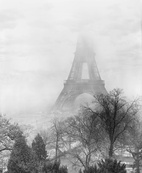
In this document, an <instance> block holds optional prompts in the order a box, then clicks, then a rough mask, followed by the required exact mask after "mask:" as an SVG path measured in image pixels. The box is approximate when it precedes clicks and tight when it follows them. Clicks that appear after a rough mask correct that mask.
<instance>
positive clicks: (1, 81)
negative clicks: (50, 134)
mask: <svg viewBox="0 0 142 173" xmlns="http://www.w3.org/2000/svg"><path fill="white" fill-rule="evenodd" d="M141 3H142V2H141V1H140V0H1V1H0V112H1V113H2V114H7V116H8V117H11V118H12V119H14V120H15V121H18V122H20V123H21V122H22V123H31V124H36V125H38V123H39V122H41V123H42V122H43V121H44V118H46V119H48V118H50V117H48V114H47V112H48V110H49V108H50V107H51V106H52V105H53V104H54V103H55V101H56V99H57V97H58V95H59V94H60V92H61V90H62V88H63V83H64V80H66V79H67V77H68V74H69V71H70V69H71V65H72V61H73V58H74V52H75V49H76V43H77V39H78V37H79V35H80V34H87V35H88V36H89V37H91V38H93V40H94V42H95V46H94V49H95V53H96V62H97V66H98V69H99V72H100V75H101V78H102V79H103V80H104V81H105V86H106V89H107V90H108V91H110V90H112V89H113V88H121V89H123V90H124V93H125V95H126V96H127V97H130V98H136V97H138V96H141V95H142V77H141V76H142V58H141V56H142V52H141V51H142V43H141V41H142V35H141V31H142V30H141V16H142V15H141V11H142V7H141ZM45 122H46V121H45Z"/></svg>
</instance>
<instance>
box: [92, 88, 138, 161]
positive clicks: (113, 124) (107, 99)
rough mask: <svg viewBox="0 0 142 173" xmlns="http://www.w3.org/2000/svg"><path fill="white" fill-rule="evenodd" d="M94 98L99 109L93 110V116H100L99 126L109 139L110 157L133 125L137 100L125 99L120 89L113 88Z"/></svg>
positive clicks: (136, 110)
mask: <svg viewBox="0 0 142 173" xmlns="http://www.w3.org/2000/svg"><path fill="white" fill-rule="evenodd" d="M95 100H96V101H95V102H96V103H97V105H98V106H99V109H98V108H96V109H94V110H93V112H94V114H93V116H97V117H99V118H100V122H101V127H102V129H103V130H104V131H105V133H106V136H107V138H108V141H109V149H108V156H109V157H110V158H111V157H113V156H114V150H115V149H116V145H117V144H119V143H120V142H121V141H122V140H123V137H124V136H125V134H127V133H128V131H129V130H130V129H131V128H132V127H133V124H134V121H135V119H136V114H137V113H138V111H139V109H138V105H137V101H136V100H134V101H132V102H128V101H126V99H125V98H124V97H123V96H122V90H120V89H114V90H112V91H111V92H110V93H108V94H106V95H104V94H101V95H98V96H95Z"/></svg>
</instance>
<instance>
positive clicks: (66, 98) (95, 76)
mask: <svg viewBox="0 0 142 173" xmlns="http://www.w3.org/2000/svg"><path fill="white" fill-rule="evenodd" d="M83 93H87V94H90V95H92V96H93V95H95V94H99V93H104V94H105V93H107V91H106V89H105V86H104V81H103V80H101V77H100V74H99V71H98V68H97V64H96V61H95V53H94V49H93V44H92V42H89V41H88V40H87V39H86V38H85V37H80V38H79V39H78V42H77V47H76V52H75V57H74V61H73V64H72V68H71V70H70V73H69V76H68V79H67V80H66V82H65V83H64V88H63V90H62V91H61V93H60V95H59V97H58V99H57V101H56V103H55V106H54V110H62V111H65V110H72V109H74V103H75V100H76V98H77V97H78V96H80V95H81V94H83Z"/></svg>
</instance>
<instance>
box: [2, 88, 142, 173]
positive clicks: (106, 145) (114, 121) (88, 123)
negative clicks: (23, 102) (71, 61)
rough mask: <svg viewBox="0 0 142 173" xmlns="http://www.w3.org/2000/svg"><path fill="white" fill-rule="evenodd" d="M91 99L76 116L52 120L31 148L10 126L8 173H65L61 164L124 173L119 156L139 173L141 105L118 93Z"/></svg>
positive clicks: (95, 171) (87, 172) (87, 170)
mask: <svg viewBox="0 0 142 173" xmlns="http://www.w3.org/2000/svg"><path fill="white" fill-rule="evenodd" d="M94 98H95V101H94V103H93V106H90V107H89V106H86V107H85V106H84V107H82V109H81V110H80V111H79V112H78V113H77V114H76V115H74V116H73V115H72V116H70V117H68V116H67V115H66V113H65V115H64V117H66V116H67V118H64V119H62V120H60V119H54V120H53V122H52V126H51V127H50V128H48V129H47V130H44V131H40V132H39V134H38V135H37V136H36V137H35V139H34V140H33V142H32V145H31V147H29V146H28V145H27V142H26V138H25V137H24V134H23V133H22V132H21V131H20V130H19V129H18V126H16V128H15V126H14V128H13V126H12V129H13V133H12V130H11V131H9V132H8V133H10V135H8V138H9V139H10V140H12V141H15V142H14V145H12V147H10V148H9V149H12V152H11V155H10V159H9V161H8V173H46V172H53V173H54V172H56V173H58V172H60V173H62V172H63V173H66V172H68V169H67V166H68V165H65V166H62V165H61V163H62V162H63V161H64V160H69V161H70V163H71V164H72V167H74V168H78V170H79V172H80V173H82V172H83V173H107V172H109V173H120V172H121V173H125V172H126V169H125V165H124V164H122V163H120V162H119V161H117V159H118V158H117V157H118V156H119V155H120V153H123V152H122V151H127V152H129V153H130V154H131V155H132V157H133V159H134V167H135V171H136V173H139V172H140V166H141V161H142V129H141V121H140V119H139V117H140V109H141V107H140V104H139V100H133V101H128V100H127V99H126V98H125V97H124V96H123V93H122V91H121V90H120V89H114V90H113V91H111V92H110V93H108V94H106V95H103V94H100V95H96V96H94ZM56 114H57V115H58V113H56ZM15 132H16V133H15ZM8 133H7V134H8ZM13 134H14V135H13ZM15 134H16V135H15ZM8 147H9V146H8ZM2 149H3V150H4V149H6V148H4V146H3V148H2ZM7 149H8V148H7ZM77 172H78V171H77Z"/></svg>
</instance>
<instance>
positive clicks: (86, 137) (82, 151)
mask: <svg viewBox="0 0 142 173" xmlns="http://www.w3.org/2000/svg"><path fill="white" fill-rule="evenodd" d="M91 115H92V111H90V110H86V109H84V110H83V111H81V112H80V113H79V114H78V115H76V116H72V117H69V118H67V120H65V121H64V128H63V131H64V133H63V134H64V142H66V143H69V145H70V148H69V149H68V150H67V151H66V154H67V155H69V156H70V157H71V158H70V161H71V162H72V164H73V166H76V167H77V166H81V167H82V166H83V167H84V168H85V170H87V169H88V168H89V166H90V165H91V163H92V162H94V161H95V160H97V159H98V156H100V154H101V152H100V151H101V146H102V141H103V142H105V140H102V136H103V135H102V133H103V131H100V130H99V129H100V124H99V122H98V117H97V116H96V117H94V116H91Z"/></svg>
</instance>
